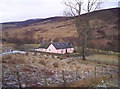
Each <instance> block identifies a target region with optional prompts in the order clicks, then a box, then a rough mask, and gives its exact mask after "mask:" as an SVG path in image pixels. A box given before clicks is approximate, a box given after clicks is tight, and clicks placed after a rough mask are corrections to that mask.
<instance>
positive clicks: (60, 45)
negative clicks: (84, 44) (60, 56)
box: [52, 43, 73, 49]
mask: <svg viewBox="0 0 120 89" xmlns="http://www.w3.org/2000/svg"><path fill="white" fill-rule="evenodd" d="M52 45H53V46H54V47H55V48H56V49H65V48H73V46H72V44H71V43H52Z"/></svg>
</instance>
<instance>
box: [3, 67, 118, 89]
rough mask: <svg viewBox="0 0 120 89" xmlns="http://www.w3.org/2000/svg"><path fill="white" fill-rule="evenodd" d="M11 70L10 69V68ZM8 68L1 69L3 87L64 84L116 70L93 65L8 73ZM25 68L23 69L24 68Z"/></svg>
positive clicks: (104, 74) (108, 73) (112, 73)
mask: <svg viewBox="0 0 120 89" xmlns="http://www.w3.org/2000/svg"><path fill="white" fill-rule="evenodd" d="M10 70H11V71H12V69H10ZM10 70H5V71H3V74H4V75H3V81H2V83H3V87H18V88H19V89H21V88H22V87H23V88H24V87H42V86H50V85H52V84H58V85H60V84H62V85H63V86H66V84H67V83H71V82H74V81H77V80H85V79H87V78H89V77H98V76H109V78H112V76H113V75H114V74H117V73H118V71H117V70H114V69H108V68H107V67H97V66H95V67H94V69H93V70H86V71H85V70H74V71H66V70H62V71H56V72H55V71H50V70H49V69H48V70H45V69H42V68H41V69H34V70H32V68H31V69H26V71H23V70H19V68H18V70H16V71H12V72H11V73H8V72H9V71H10ZM24 70H25V69H24Z"/></svg>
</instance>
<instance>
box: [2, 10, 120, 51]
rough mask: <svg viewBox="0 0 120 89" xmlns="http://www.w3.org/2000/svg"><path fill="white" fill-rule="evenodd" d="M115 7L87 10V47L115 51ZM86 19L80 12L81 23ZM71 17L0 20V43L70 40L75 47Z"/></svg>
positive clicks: (116, 26) (116, 33) (116, 11)
mask: <svg viewBox="0 0 120 89" xmlns="http://www.w3.org/2000/svg"><path fill="white" fill-rule="evenodd" d="M119 10H120V9H119V8H112V9H106V10H99V11H95V12H91V13H90V16H89V17H90V22H91V26H92V25H94V26H95V28H94V29H93V38H92V40H90V44H89V47H91V48H97V49H105V50H112V51H118V35H119V34H118V12H119ZM85 20H87V14H83V15H81V22H82V24H84V21H85ZM73 21H74V19H73V18H68V17H52V18H46V19H31V20H26V21H22V22H9V23H2V25H3V29H2V30H3V37H2V39H3V42H8V43H18V44H21V43H40V42H42V41H51V40H52V39H53V41H54V42H58V41H59V42H61V41H70V42H72V43H73V44H74V45H76V46H77V36H78V35H77V31H76V29H75V25H74V24H73Z"/></svg>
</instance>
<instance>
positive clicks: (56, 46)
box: [36, 43, 74, 54]
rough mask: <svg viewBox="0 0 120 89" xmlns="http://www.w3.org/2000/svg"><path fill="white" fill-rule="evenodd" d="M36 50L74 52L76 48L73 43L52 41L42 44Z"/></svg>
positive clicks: (62, 52) (61, 52)
mask: <svg viewBox="0 0 120 89" xmlns="http://www.w3.org/2000/svg"><path fill="white" fill-rule="evenodd" d="M36 51H41V52H49V53H60V54H65V53H73V52H74V48H73V46H72V44H71V43H51V44H47V45H45V44H44V45H41V47H40V48H38V49H36Z"/></svg>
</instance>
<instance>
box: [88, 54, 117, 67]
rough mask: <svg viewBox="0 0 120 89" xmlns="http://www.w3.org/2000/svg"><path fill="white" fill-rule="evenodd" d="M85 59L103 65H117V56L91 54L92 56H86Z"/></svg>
mask: <svg viewBox="0 0 120 89" xmlns="http://www.w3.org/2000/svg"><path fill="white" fill-rule="evenodd" d="M87 59H88V60H91V61H97V62H100V63H105V64H113V65H118V56H117V55H105V54H93V55H90V56H87Z"/></svg>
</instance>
